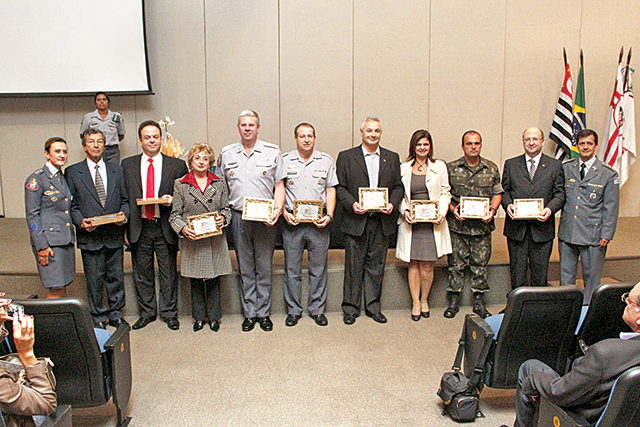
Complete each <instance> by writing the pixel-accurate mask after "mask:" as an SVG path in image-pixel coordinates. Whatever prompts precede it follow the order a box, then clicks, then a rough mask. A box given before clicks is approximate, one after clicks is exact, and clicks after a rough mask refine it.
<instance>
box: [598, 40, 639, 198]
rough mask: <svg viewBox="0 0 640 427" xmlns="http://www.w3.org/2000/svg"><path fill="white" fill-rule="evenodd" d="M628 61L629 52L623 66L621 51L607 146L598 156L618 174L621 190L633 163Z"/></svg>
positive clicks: (631, 86) (633, 149)
mask: <svg viewBox="0 0 640 427" xmlns="http://www.w3.org/2000/svg"><path fill="white" fill-rule="evenodd" d="M630 61H631V50H629V55H628V57H627V66H626V67H623V66H622V50H621V51H620V59H619V60H618V72H617V73H616V82H615V86H614V90H613V95H612V96H611V102H610V103H609V115H608V117H607V125H606V127H605V131H604V133H605V136H606V137H607V144H606V145H605V146H604V147H601V149H600V151H601V154H602V150H603V149H604V154H603V155H602V156H600V157H601V158H602V159H603V160H602V161H603V162H604V163H606V164H608V165H609V166H611V167H612V168H614V169H615V170H616V171H618V174H619V175H620V187H622V186H623V185H624V183H625V182H626V181H627V179H628V178H629V170H630V168H631V165H632V164H633V162H635V160H636V138H635V133H636V132H635V115H634V114H635V105H634V99H633V85H632V84H631V74H632V73H633V70H631V68H630V67H629V62H630Z"/></svg>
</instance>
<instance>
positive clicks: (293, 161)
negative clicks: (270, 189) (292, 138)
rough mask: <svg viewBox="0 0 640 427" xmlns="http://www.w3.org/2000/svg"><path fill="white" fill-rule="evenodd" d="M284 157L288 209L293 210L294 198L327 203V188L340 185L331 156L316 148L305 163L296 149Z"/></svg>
mask: <svg viewBox="0 0 640 427" xmlns="http://www.w3.org/2000/svg"><path fill="white" fill-rule="evenodd" d="M282 159H283V161H284V166H285V168H286V171H287V179H286V184H285V194H286V208H287V210H288V211H290V212H291V211H292V210H293V202H294V200H322V202H323V203H326V190H327V188H329V187H335V186H336V185H338V177H337V176H336V165H335V163H334V162H333V159H332V158H331V156H329V155H328V154H325V153H322V152H320V151H315V150H314V151H313V153H312V154H311V156H310V157H309V160H308V161H307V162H306V163H305V161H304V160H303V159H302V156H300V153H299V152H298V150H297V149H296V150H293V151H291V152H289V153H286V154H284V155H283V156H282Z"/></svg>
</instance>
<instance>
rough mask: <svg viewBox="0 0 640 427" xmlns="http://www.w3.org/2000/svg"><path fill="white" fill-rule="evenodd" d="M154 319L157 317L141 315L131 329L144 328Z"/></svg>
mask: <svg viewBox="0 0 640 427" xmlns="http://www.w3.org/2000/svg"><path fill="white" fill-rule="evenodd" d="M154 320H156V318H155V317H141V318H139V319H138V320H136V323H134V324H133V326H132V327H131V329H142V328H144V327H145V326H147V325H148V324H149V323H151V322H153V321H154Z"/></svg>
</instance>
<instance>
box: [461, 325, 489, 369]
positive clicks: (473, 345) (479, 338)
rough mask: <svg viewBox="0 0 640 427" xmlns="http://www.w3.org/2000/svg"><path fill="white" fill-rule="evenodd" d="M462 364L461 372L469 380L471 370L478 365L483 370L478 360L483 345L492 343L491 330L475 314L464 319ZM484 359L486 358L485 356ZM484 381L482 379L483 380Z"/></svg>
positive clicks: (482, 363) (480, 361)
mask: <svg viewBox="0 0 640 427" xmlns="http://www.w3.org/2000/svg"><path fill="white" fill-rule="evenodd" d="M464 335H465V337H464V340H465V346H464V362H463V365H462V366H463V372H464V374H465V376H466V377H467V378H471V375H472V374H473V370H474V369H475V367H476V366H478V365H480V366H481V367H482V368H484V363H485V361H484V360H479V359H480V357H481V356H482V349H483V347H484V344H485V343H486V342H487V341H488V340H491V341H493V330H492V329H491V327H490V326H489V325H487V322H485V321H484V320H482V317H480V316H478V315H477V314H467V315H466V316H465V318H464ZM485 359H486V356H485ZM483 379H484V378H483Z"/></svg>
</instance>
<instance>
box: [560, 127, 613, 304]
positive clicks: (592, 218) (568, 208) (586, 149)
mask: <svg viewBox="0 0 640 427" xmlns="http://www.w3.org/2000/svg"><path fill="white" fill-rule="evenodd" d="M577 145H578V151H579V152H580V158H579V159H571V160H569V161H567V162H565V163H564V164H563V165H562V169H564V180H565V190H566V192H567V199H566V201H565V205H564V207H563V208H562V217H561V218H560V226H559V228H558V252H559V253H560V284H561V285H575V283H576V273H577V271H578V258H579V259H580V260H581V261H582V278H583V279H584V299H583V304H589V301H590V300H591V293H592V292H593V290H594V289H595V288H596V286H598V285H599V284H600V278H601V276H602V267H603V265H604V258H605V255H606V253H607V245H608V244H609V241H611V239H613V235H614V234H615V232H616V226H617V224H618V208H619V205H620V200H619V199H620V185H619V179H618V173H617V172H616V171H615V170H614V169H612V168H611V167H609V166H608V165H606V164H604V163H602V162H601V161H600V160H599V159H598V158H596V156H595V153H596V150H597V148H598V134H596V133H595V132H594V131H593V130H591V129H584V130H582V131H580V133H578V144H577Z"/></svg>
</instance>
